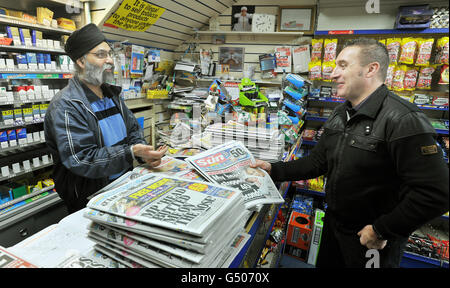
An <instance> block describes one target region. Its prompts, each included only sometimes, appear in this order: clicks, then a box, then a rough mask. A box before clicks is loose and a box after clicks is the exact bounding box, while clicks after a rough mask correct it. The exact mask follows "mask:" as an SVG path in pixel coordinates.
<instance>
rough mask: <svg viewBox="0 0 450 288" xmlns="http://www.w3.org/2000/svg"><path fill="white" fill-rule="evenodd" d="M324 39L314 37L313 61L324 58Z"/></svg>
mask: <svg viewBox="0 0 450 288" xmlns="http://www.w3.org/2000/svg"><path fill="white" fill-rule="evenodd" d="M322 47H323V39H312V49H311V62H315V61H320V60H322Z"/></svg>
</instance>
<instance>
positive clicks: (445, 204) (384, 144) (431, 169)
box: [271, 85, 449, 239]
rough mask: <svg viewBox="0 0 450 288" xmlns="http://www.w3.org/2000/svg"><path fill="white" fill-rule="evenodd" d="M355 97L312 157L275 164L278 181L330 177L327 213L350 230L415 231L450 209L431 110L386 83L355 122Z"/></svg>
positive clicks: (328, 126) (337, 113) (336, 114)
mask: <svg viewBox="0 0 450 288" xmlns="http://www.w3.org/2000/svg"><path fill="white" fill-rule="evenodd" d="M346 106H347V103H344V104H342V105H339V106H338V107H336V109H335V110H334V111H333V113H332V115H331V116H330V117H329V119H328V121H327V122H326V123H325V124H324V128H325V131H324V133H323V135H322V137H321V138H320V141H319V142H318V143H317V145H316V146H315V147H314V149H313V150H312V151H311V153H310V155H308V156H307V157H304V158H301V159H298V160H295V161H291V162H287V163H283V162H278V163H274V164H272V171H271V176H272V179H273V180H274V181H292V180H302V179H310V178H314V177H318V176H320V175H326V177H327V182H326V189H325V192H326V202H327V205H328V209H327V213H328V214H329V215H331V216H332V217H333V218H334V219H335V220H336V221H337V222H338V223H340V224H341V225H343V226H344V227H345V228H346V229H345V230H347V231H352V233H353V232H354V233H357V232H358V231H359V230H361V229H362V228H363V227H364V226H365V225H369V224H372V225H374V226H375V227H376V230H377V232H379V233H380V234H381V235H382V236H383V238H385V239H390V238H395V237H407V236H408V235H409V234H410V233H412V232H413V231H414V230H416V229H417V228H419V227H420V226H422V225H423V224H425V223H426V222H428V221H430V220H432V219H433V218H435V217H437V216H440V215H442V214H443V213H445V212H447V211H448V209H449V186H448V181H449V176H448V172H449V171H448V166H447V164H446V163H445V161H444V160H443V156H442V151H441V150H440V148H439V147H438V146H436V141H435V136H436V132H435V130H434V128H433V127H432V126H431V124H430V122H429V120H428V119H427V117H426V116H425V114H424V113H423V112H422V111H420V109H418V108H417V107H416V105H414V104H412V103H409V102H407V101H405V100H403V99H402V98H400V97H399V96H397V95H395V94H394V93H392V92H390V91H389V90H388V89H387V88H386V86H385V85H382V86H380V87H379V88H378V89H377V90H376V91H375V92H374V93H373V94H372V95H371V96H370V97H369V98H368V99H367V101H366V102H365V103H364V104H363V105H362V106H361V108H360V109H359V110H358V111H357V112H356V113H355V114H354V115H353V116H352V117H351V118H350V119H349V120H348V121H347V111H346V110H347V108H346Z"/></svg>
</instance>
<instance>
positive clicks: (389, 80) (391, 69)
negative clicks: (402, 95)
mask: <svg viewBox="0 0 450 288" xmlns="http://www.w3.org/2000/svg"><path fill="white" fill-rule="evenodd" d="M395 68H396V65H395V64H389V66H388V69H387V73H386V79H385V81H384V84H385V85H386V87H387V88H388V89H389V90H391V89H392V81H393V80H394V71H395Z"/></svg>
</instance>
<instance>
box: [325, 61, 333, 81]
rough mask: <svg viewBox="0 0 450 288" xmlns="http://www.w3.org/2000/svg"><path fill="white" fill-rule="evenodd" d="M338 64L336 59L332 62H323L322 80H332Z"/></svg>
mask: <svg viewBox="0 0 450 288" xmlns="http://www.w3.org/2000/svg"><path fill="white" fill-rule="evenodd" d="M335 67H336V64H335V62H334V61H332V62H323V63H322V80H323V81H326V82H331V80H332V79H331V73H333V70H334V68H335Z"/></svg>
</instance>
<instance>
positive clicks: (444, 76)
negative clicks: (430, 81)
mask: <svg viewBox="0 0 450 288" xmlns="http://www.w3.org/2000/svg"><path fill="white" fill-rule="evenodd" d="M439 84H444V85H448V65H444V66H442V69H441V79H439Z"/></svg>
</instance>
